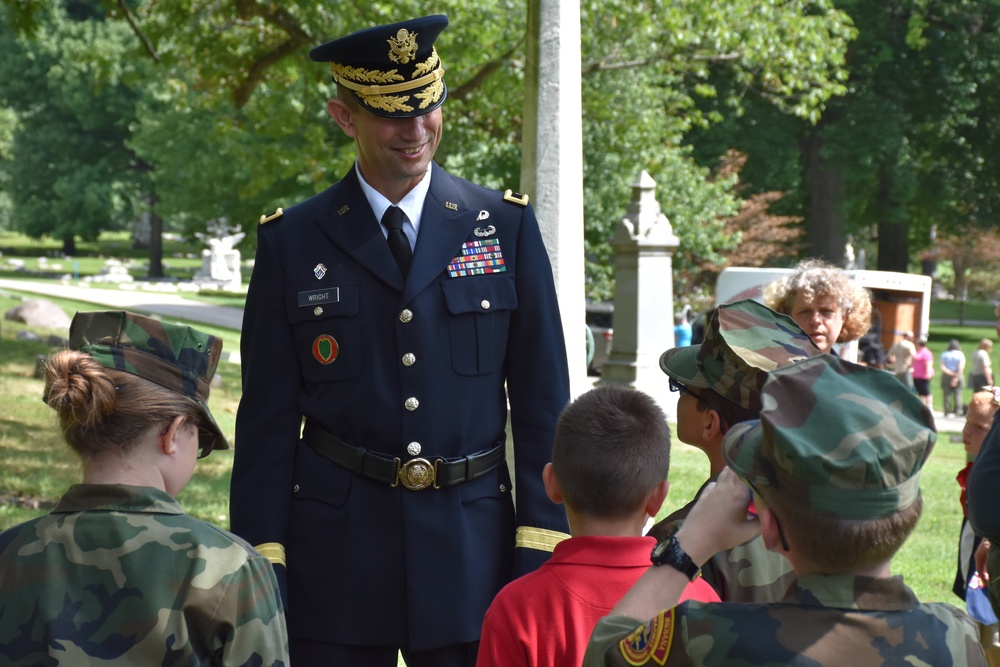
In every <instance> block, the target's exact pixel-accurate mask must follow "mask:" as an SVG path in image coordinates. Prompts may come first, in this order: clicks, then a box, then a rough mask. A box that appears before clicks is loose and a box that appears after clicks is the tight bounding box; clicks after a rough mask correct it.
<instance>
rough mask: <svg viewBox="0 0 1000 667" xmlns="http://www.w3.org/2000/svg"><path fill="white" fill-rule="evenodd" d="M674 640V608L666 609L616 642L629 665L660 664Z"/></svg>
mask: <svg viewBox="0 0 1000 667" xmlns="http://www.w3.org/2000/svg"><path fill="white" fill-rule="evenodd" d="M673 640H674V610H673V609H666V610H664V611H661V612H660V613H659V614H657V615H656V616H655V617H654V618H652V619H650V620H649V621H647V622H646V624H645V625H642V626H640V627H638V628H636V630H635V632H633V633H632V634H630V635H629V636H628V637H625V638H624V639H622V640H621V641H620V642H618V650H619V651H621V654H622V658H624V659H625V662H626V663H628V664H629V665H648V664H650V661H652V662H654V663H656V664H657V665H662V664H664V663H665V662H666V661H667V657H668V656H669V655H670V645H671V644H672V643H673Z"/></svg>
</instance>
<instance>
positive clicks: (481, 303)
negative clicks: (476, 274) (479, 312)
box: [479, 299, 490, 310]
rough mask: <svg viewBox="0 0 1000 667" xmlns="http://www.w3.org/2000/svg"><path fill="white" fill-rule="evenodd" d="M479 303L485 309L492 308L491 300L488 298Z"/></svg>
mask: <svg viewBox="0 0 1000 667" xmlns="http://www.w3.org/2000/svg"><path fill="white" fill-rule="evenodd" d="M479 305H480V306H482V307H483V310H489V309H490V302H489V301H487V300H486V299H483V300H482V301H480V302H479Z"/></svg>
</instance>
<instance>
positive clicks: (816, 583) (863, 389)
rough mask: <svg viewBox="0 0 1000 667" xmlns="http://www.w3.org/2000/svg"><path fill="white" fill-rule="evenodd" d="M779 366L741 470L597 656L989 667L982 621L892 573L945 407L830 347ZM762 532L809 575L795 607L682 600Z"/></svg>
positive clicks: (691, 522)
mask: <svg viewBox="0 0 1000 667" xmlns="http://www.w3.org/2000/svg"><path fill="white" fill-rule="evenodd" d="M768 375H769V377H768V380H767V382H766V383H765V384H764V387H763V389H762V390H761V396H762V402H763V406H764V407H763V408H762V409H761V412H760V420H759V421H750V422H744V423H742V424H737V425H736V426H734V427H733V428H732V429H731V430H730V431H729V432H728V433H727V434H726V440H725V456H726V462H727V464H728V466H729V467H728V468H726V469H725V470H723V471H722V473H721V474H720V475H719V479H718V481H717V482H716V483H715V484H714V485H712V487H711V488H709V489H706V491H705V493H703V494H702V497H701V498H699V499H698V502H697V504H696V505H695V506H694V508H693V509H692V510H691V513H690V514H689V515H688V518H687V520H686V521H685V522H684V524H683V525H682V526H681V527H680V529H679V530H678V532H677V533H676V534H675V535H672V536H671V537H668V538H667V539H666V540H664V541H663V542H660V543H659V544H657V548H656V549H654V551H653V554H652V557H651V560H652V562H653V564H654V566H653V567H651V568H650V569H649V570H648V571H647V572H646V574H644V575H643V576H642V577H641V578H640V579H639V581H638V582H637V583H636V584H635V586H633V587H632V589H631V590H629V592H628V593H626V594H625V597H623V598H622V600H621V602H619V603H618V604H617V605H616V606H615V608H614V609H612V610H611V613H610V614H609V615H608V616H605V617H604V618H602V619H601V620H600V621H598V624H597V626H596V628H595V629H594V634H593V636H592V637H591V640H590V644H589V645H588V647H587V653H586V655H585V657H584V662H583V664H584V665H585V666H587V667H596V666H598V665H615V666H623V667H624V666H628V667H638V666H641V665H650V666H654V665H655V666H658V667H670V666H671V665H701V666H705V667H715V666H722V665H726V666H731V665H767V666H768V667H779V666H781V665H789V666H791V665H813V666H816V667H823V666H829V667H842V666H843V665H852V666H853V665H857V666H862V665H863V666H865V667H869V666H874V665H884V666H885V667H895V666H897V665H935V667H945V666H952V667H958V666H959V665H961V666H962V667H984V666H985V665H986V661H985V658H984V657H983V649H982V646H981V645H980V643H979V635H978V631H977V628H976V627H975V624H974V623H973V621H972V619H970V618H969V617H968V615H967V614H965V612H963V611H962V610H960V609H958V608H956V607H955V606H953V605H950V604H946V603H921V602H920V601H919V600H918V599H917V597H916V596H915V595H914V593H913V591H912V590H911V589H910V588H908V587H907V586H906V584H905V583H904V581H903V578H902V577H900V576H893V575H892V559H893V556H894V555H895V554H896V552H897V551H898V550H899V548H900V547H901V546H902V545H903V543H904V542H905V541H906V539H907V538H908V536H909V535H910V534H911V533H912V531H913V529H914V527H915V526H916V524H917V522H918V521H919V519H920V514H921V510H922V507H923V499H922V496H921V493H920V481H919V480H920V471H921V469H922V467H923V465H924V463H926V461H927V459H928V458H929V456H930V453H931V450H932V448H933V446H934V442H935V440H936V438H937V434H936V433H935V431H934V416H933V415H932V414H931V412H930V410H928V409H927V406H925V405H924V404H923V403H921V402H920V400H919V399H918V398H917V397H916V396H915V395H914V394H913V392H911V391H908V390H907V389H906V388H905V387H903V386H902V385H901V384H900V383H899V382H898V381H897V380H896V379H895V378H893V377H891V376H889V375H888V374H886V373H884V372H883V371H880V370H877V369H872V368H869V367H866V366H860V365H858V364H852V363H850V362H847V361H844V360H842V359H839V358H837V357H835V356H833V355H829V354H823V355H819V356H817V357H812V358H810V359H806V360H805V361H800V362H798V363H794V364H792V365H790V366H785V367H783V368H778V369H775V370H773V371H771V372H770V373H769V374H768ZM859 470H861V471H865V474H858V471H859ZM751 501H752V508H751V507H750V506H749V503H750V502H751ZM751 510H752V511H751ZM755 532H760V534H761V535H762V536H763V539H764V541H765V543H766V544H767V546H768V548H770V549H772V550H774V551H776V552H777V553H779V554H781V555H782V556H784V557H785V558H787V559H788V560H789V561H790V562H791V564H792V566H793V568H794V569H795V572H796V574H797V575H798V579H797V580H796V583H795V586H794V587H793V588H792V589H790V590H789V592H788V595H786V596H785V598H784V599H783V600H782V601H781V602H780V603H777V604H740V603H732V602H716V603H711V604H704V603H700V602H694V601H690V600H689V601H687V602H683V603H681V604H679V605H678V599H679V595H678V594H679V592H680V591H681V590H683V587H684V586H685V585H686V583H687V582H688V581H690V580H691V579H693V578H695V577H697V576H698V568H699V566H700V565H701V564H703V563H705V562H706V561H707V560H708V558H709V557H710V556H711V555H712V554H713V553H717V552H718V551H720V550H723V549H726V548H729V547H732V546H733V545H734V544H739V543H742V542H744V541H746V540H747V539H748V538H749V537H750V536H751V535H753V534H754V533H755Z"/></svg>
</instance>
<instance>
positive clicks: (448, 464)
mask: <svg viewBox="0 0 1000 667" xmlns="http://www.w3.org/2000/svg"><path fill="white" fill-rule="evenodd" d="M302 439H303V440H305V441H306V442H308V443H309V445H311V446H312V448H313V449H315V450H316V452H317V453H318V454H320V455H321V456H323V457H325V458H328V459H330V460H331V461H333V462H334V463H336V464H337V465H339V466H342V467H344V468H347V469H348V470H350V471H351V472H355V473H358V474H359V475H364V476H365V477H368V478H370V479H374V480H375V481H377V482H383V483H385V484H388V485H389V486H391V487H393V488H395V487H397V486H399V485H402V486H403V487H404V488H407V489H409V490H411V491H420V490H422V489H427V488H435V489H440V488H441V487H443V486H454V485H456V484H461V483H462V482H467V481H469V480H473V479H476V478H477V477H482V476H483V475H485V474H486V473H488V472H489V471H491V470H493V469H495V468H497V467H498V466H499V465H500V464H501V463H503V462H504V459H505V457H506V451H505V447H504V443H502V442H501V443H497V444H496V445H494V446H493V447H491V448H490V449H484V450H483V451H481V452H476V453H475V454H470V455H469V456H463V457H461V458H449V459H445V458H433V459H425V458H413V459H410V460H409V461H403V460H402V459H400V458H399V457H398V456H390V455H388V454H382V453H381V452H374V451H372V450H370V449H366V448H364V447H358V446H356V445H352V444H350V443H348V442H344V441H343V440H341V439H340V438H337V437H335V436H332V435H330V434H329V433H327V432H326V431H325V430H323V429H322V428H320V427H319V426H316V425H315V424H313V423H312V422H310V421H309V420H306V426H305V429H304V431H303V433H302Z"/></svg>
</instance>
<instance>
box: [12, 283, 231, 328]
mask: <svg viewBox="0 0 1000 667" xmlns="http://www.w3.org/2000/svg"><path fill="white" fill-rule="evenodd" d="M0 289H9V290H17V291H20V292H31V293H32V294H42V295H45V296H54V297H60V298H63V299H72V300H74V301H84V302H86V303H95V304H98V305H101V306H109V307H111V308H120V309H128V310H135V311H137V312H141V313H151V314H154V315H166V316H167V317H176V318H179V319H184V320H191V321H192V322H201V323H202V324H211V325H213V326H217V327H224V328H226V329H235V330H236V331H240V330H241V329H242V326H243V309H242V308H233V307H232V306H218V305H215V304H211V303H205V302H204V301H196V300H194V299H187V298H184V297H183V296H180V295H179V294H176V293H168V292H153V291H147V290H142V289H138V288H137V289H134V290H132V289H104V288H103V287H77V286H74V285H61V284H59V283H52V282H43V281H30V280H7V279H3V278H0Z"/></svg>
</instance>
